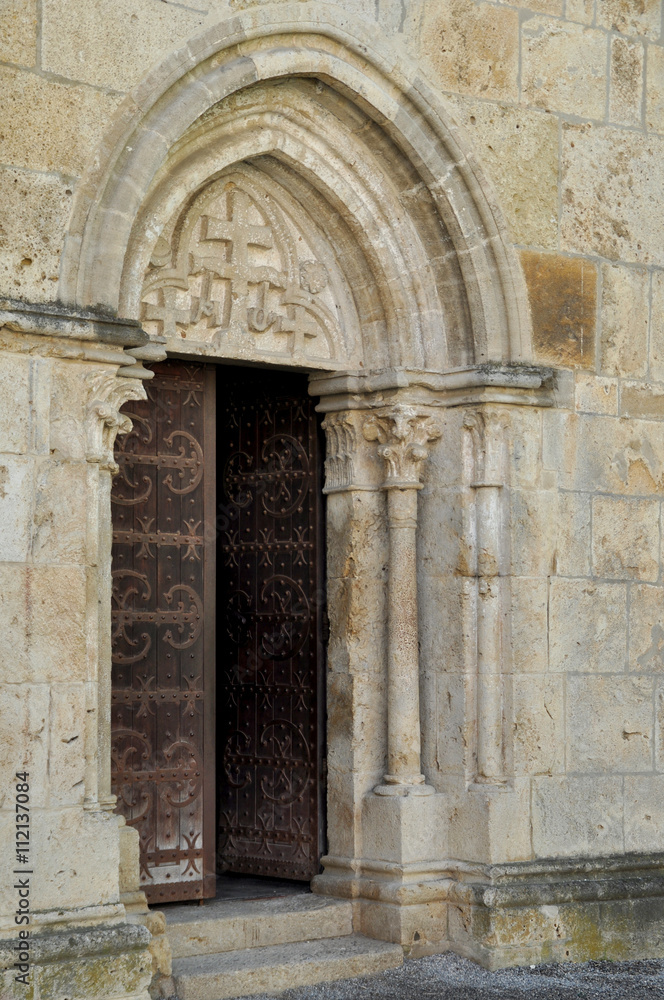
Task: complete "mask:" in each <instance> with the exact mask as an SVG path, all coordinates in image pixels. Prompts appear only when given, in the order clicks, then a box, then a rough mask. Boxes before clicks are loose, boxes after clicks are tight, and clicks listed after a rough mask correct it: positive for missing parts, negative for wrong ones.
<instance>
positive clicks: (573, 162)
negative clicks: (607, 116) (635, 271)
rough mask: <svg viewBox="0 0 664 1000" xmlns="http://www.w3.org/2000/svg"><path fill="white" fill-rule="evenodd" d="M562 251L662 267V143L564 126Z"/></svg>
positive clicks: (618, 132)
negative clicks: (660, 183)
mask: <svg viewBox="0 0 664 1000" xmlns="http://www.w3.org/2000/svg"><path fill="white" fill-rule="evenodd" d="M562 128H563V134H562V171H563V173H562V178H563V180H562V217H561V249H563V250H570V251H572V252H574V253H582V254H583V253H590V254H599V255H600V256H602V257H606V258H607V259H608V260H623V261H625V262H627V263H641V264H655V265H657V266H660V267H661V266H662V265H664V203H663V202H662V199H661V197H660V189H659V188H660V186H659V179H658V170H659V164H660V163H661V162H662V158H663V156H664V139H663V138H661V137H660V136H656V135H647V136H644V135H639V134H638V133H636V132H633V131H626V130H621V129H615V128H604V127H601V126H599V127H596V126H593V125H572V124H568V123H563V126H562Z"/></svg>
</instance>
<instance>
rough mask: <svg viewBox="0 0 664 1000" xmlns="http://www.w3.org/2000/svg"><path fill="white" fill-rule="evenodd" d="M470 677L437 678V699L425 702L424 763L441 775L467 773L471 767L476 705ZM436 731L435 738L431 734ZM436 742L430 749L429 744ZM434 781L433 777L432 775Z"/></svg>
mask: <svg viewBox="0 0 664 1000" xmlns="http://www.w3.org/2000/svg"><path fill="white" fill-rule="evenodd" d="M468 693H469V692H468V678H467V677H465V676H464V675H463V674H444V675H443V676H441V677H437V678H435V699H433V700H432V702H427V701H426V700H425V699H424V698H423V699H422V704H421V718H422V762H423V767H424V768H425V769H427V765H428V767H430V768H431V769H432V770H435V771H436V772H437V773H438V774H456V775H464V774H465V773H466V769H467V768H468V767H469V766H470V761H469V742H470V737H471V730H472V728H473V726H474V721H475V720H474V712H473V706H472V705H469V704H468ZM431 731H433V734H434V736H433V739H432V740H430V739H429V733H430V732H431ZM430 743H431V744H432V747H431V749H432V750H433V751H434V753H431V752H430V751H429V744H430ZM432 780H433V778H432Z"/></svg>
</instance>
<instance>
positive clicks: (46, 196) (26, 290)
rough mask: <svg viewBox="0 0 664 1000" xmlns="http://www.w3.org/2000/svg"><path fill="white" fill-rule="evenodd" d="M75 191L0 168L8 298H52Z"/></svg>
mask: <svg viewBox="0 0 664 1000" xmlns="http://www.w3.org/2000/svg"><path fill="white" fill-rule="evenodd" d="M0 34H1V32H0ZM72 191H73V187H72V184H71V182H70V181H68V180H66V179H63V178H61V177H56V176H53V175H49V174H38V173H30V172H28V171H27V170H13V169H10V168H2V169H0V204H4V206H5V210H4V211H3V212H2V215H1V217H0V282H1V284H2V288H3V289H5V290H6V292H7V293H8V294H11V295H13V296H14V297H15V298H25V299H28V300H31V301H34V302H44V301H48V300H49V299H53V298H54V294H55V282H56V281H57V280H58V272H59V269H60V254H61V252H62V244H63V238H64V232H65V227H66V224H67V219H68V217H69V212H70V210H71V201H72V197H71V196H72ZM9 205H11V211H9V210H7V207H6V206H9Z"/></svg>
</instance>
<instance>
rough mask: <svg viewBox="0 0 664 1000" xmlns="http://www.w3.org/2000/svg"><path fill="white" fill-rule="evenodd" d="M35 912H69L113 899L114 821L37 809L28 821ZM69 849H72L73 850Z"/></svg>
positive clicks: (116, 843)
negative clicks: (32, 847) (34, 877)
mask: <svg viewBox="0 0 664 1000" xmlns="http://www.w3.org/2000/svg"><path fill="white" fill-rule="evenodd" d="M32 833H33V839H34V843H35V845H36V850H35V865H36V867H38V869H39V872H40V878H39V879H38V880H36V883H35V892H34V898H33V904H34V909H35V910H57V909H59V908H60V907H61V906H62V903H63V900H66V901H67V906H68V907H69V908H71V909H76V908H77V907H84V906H99V905H102V904H105V903H113V902H117V900H118V871H119V865H120V853H119V838H118V822H117V816H114V815H113V814H112V813H103V812H96V813H88V812H84V811H83V810H82V809H79V808H77V807H71V808H69V809H59V810H52V809H50V810H48V811H46V810H38V811H37V812H36V813H35V814H34V816H33V828H32ZM74 848H75V849H74Z"/></svg>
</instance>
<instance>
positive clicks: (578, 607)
mask: <svg viewBox="0 0 664 1000" xmlns="http://www.w3.org/2000/svg"><path fill="white" fill-rule="evenodd" d="M550 621H551V625H550V648H549V657H550V661H549V662H550V669H551V670H567V671H569V672H574V671H596V672H601V673H608V672H620V671H622V670H624V668H625V658H626V655H627V594H626V589H625V587H624V586H623V585H622V584H606V583H604V584H602V583H594V582H593V581H591V580H563V579H553V580H551V591H550Z"/></svg>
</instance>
